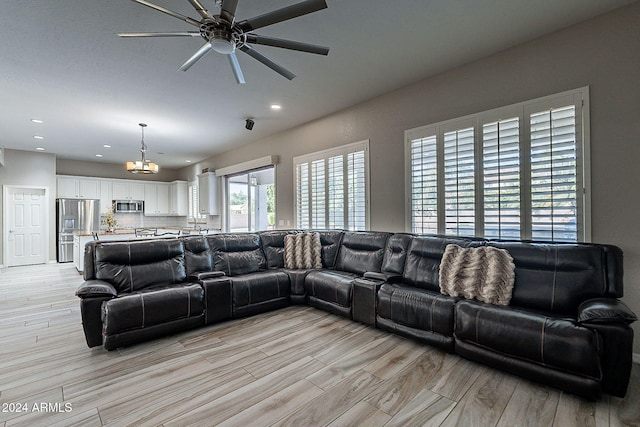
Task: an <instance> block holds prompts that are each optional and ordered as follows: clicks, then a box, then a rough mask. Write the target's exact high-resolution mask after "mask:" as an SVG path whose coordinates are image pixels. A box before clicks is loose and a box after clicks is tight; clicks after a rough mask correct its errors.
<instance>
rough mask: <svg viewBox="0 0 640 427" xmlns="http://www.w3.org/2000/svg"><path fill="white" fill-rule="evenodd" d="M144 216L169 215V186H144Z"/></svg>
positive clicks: (150, 184) (149, 184) (156, 184)
mask: <svg viewBox="0 0 640 427" xmlns="http://www.w3.org/2000/svg"><path fill="white" fill-rule="evenodd" d="M144 214H145V215H169V184H165V183H147V184H144Z"/></svg>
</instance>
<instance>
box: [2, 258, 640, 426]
mask: <svg viewBox="0 0 640 427" xmlns="http://www.w3.org/2000/svg"><path fill="white" fill-rule="evenodd" d="M81 282H82V279H81V277H80V276H79V275H78V274H77V272H76V271H75V270H74V268H73V266H72V265H71V264H60V265H43V266H32V267H13V268H5V269H2V270H0V404H1V405H2V407H1V408H0V427H8V426H17V425H20V426H76V425H77V426H125V425H135V426H142V425H149V426H159V425H162V426H185V425H198V426H214V425H216V426H217V425H223V426H243V427H245V426H272V425H273V426H420V425H429V426H431V425H433V426H452V425H468V426H516V425H518V426H562V427H566V426H621V425H635V426H638V425H640V367H639V366H638V365H634V369H633V374H632V375H633V376H632V384H631V387H630V390H629V393H628V395H627V397H626V398H625V399H618V398H614V397H610V396H606V395H605V396H603V397H602V399H601V400H600V401H598V402H595V403H594V402H587V401H584V400H582V399H580V398H577V397H575V396H572V395H569V394H565V393H562V392H560V391H558V390H555V389H551V388H548V387H544V386H540V385H538V384H534V383H532V382H529V381H526V380H522V379H519V378H516V377H513V376H510V375H506V374H503V373H501V372H498V371H496V370H493V369H489V368H487V367H484V366H482V365H479V364H476V363H473V362H470V361H467V360H465V359H462V358H460V357H458V356H455V355H451V354H446V353H443V352H441V351H439V350H436V349H433V348H431V347H428V346H425V345H422V344H419V343H416V342H414V341H411V340H408V339H404V338H401V337H398V336H394V335H392V334H388V333H386V332H382V331H379V330H376V329H374V328H371V327H367V326H365V325H362V324H359V323H355V322H352V321H350V320H347V319H344V318H341V317H338V316H334V315H331V314H328V313H325V312H323V311H320V310H316V309H313V308H310V307H302V306H294V307H289V308H286V309H283V310H279V311H275V312H271V313H265V314H262V315H258V316H254V317H251V318H247V319H242V320H235V321H230V322H224V323H220V324H218V325H213V326H209V327H204V328H200V329H196V330H192V331H188V332H186V333H182V334H179V335H175V336H171V337H167V338H163V339H159V340H155V341H152V342H147V343H143V344H139V345H136V346H132V347H128V348H124V349H120V350H118V351H113V352H107V351H105V350H103V349H102V348H94V349H89V348H88V347H87V346H86V344H85V341H84V336H83V333H82V326H81V322H80V310H79V300H78V299H77V298H76V297H75V296H74V291H75V289H76V288H77V286H78V285H79V284H80V283H81ZM65 405H66V406H65Z"/></svg>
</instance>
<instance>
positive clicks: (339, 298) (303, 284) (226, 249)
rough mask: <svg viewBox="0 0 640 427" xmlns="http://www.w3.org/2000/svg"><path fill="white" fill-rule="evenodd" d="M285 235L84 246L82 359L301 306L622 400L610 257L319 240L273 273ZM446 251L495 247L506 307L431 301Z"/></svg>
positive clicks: (402, 240)
mask: <svg viewBox="0 0 640 427" xmlns="http://www.w3.org/2000/svg"><path fill="white" fill-rule="evenodd" d="M298 232H300V231H298V230H287V231H265V232H260V233H247V234H213V235H209V236H206V237H205V236H191V237H181V238H176V239H161V240H144V241H127V242H90V243H88V244H87V246H86V248H85V255H84V256H85V270H84V279H85V282H84V283H83V284H82V285H81V286H80V288H79V289H78V290H77V296H78V297H80V298H81V310H82V321H83V327H84V333H85V336H86V339H87V344H88V345H89V347H94V346H99V345H103V346H104V347H105V348H106V349H107V350H112V349H115V348H117V347H121V346H127V345H132V344H135V343H138V342H141V341H143V340H148V339H152V338H154V337H158V336H162V335H166V334H170V333H175V332H178V331H182V330H185V329H188V328H193V327H197V326H201V325H207V324H212V323H216V322H220V321H225V320H229V319H234V318H239V317H246V316H251V315H255V314H258V313H262V312H266V311H271V310H276V309H279V308H282V307H286V306H288V305H290V304H308V305H311V306H313V307H317V308H319V309H321V310H325V311H328V312H331V313H335V314H337V315H341V316H345V317H348V318H351V319H353V320H355V321H360V322H364V323H367V324H369V325H371V326H374V327H377V328H380V329H384V330H386V331H389V332H392V333H397V334H400V335H404V336H407V337H410V338H413V339H416V340H419V341H421V342H424V343H426V344H429V345H432V346H435V347H438V348H441V349H443V350H445V351H447V352H452V353H457V354H459V355H461V356H463V357H465V358H468V359H471V360H475V361H478V362H481V363H484V364H487V365H489V366H492V367H495V368H497V369H500V370H503V371H507V372H510V373H513V374H516V375H519V376H523V377H526V378H529V379H531V380H534V381H538V382H541V383H544V384H547V385H550V386H553V387H556V388H559V389H562V390H565V391H568V392H571V393H574V394H577V395H580V396H583V397H586V398H589V399H596V398H598V396H599V395H600V394H601V393H602V392H604V393H608V394H611V395H614V396H624V395H625V393H626V389H627V385H628V381H629V375H630V370H631V364H632V343H633V331H632V329H631V328H630V327H629V324H630V323H632V322H633V321H635V320H637V318H636V316H635V315H634V313H632V312H631V311H630V310H629V309H628V308H627V307H626V306H625V305H624V304H623V303H622V302H620V301H619V300H618V298H621V297H622V295H623V286H622V276H623V270H622V252H621V251H620V249H618V248H617V247H615V246H610V245H598V244H565V243H542V242H522V241H514V242H509V241H491V240H483V239H468V238H454V237H443V236H417V235H410V234H403V233H398V234H392V233H385V232H349V231H336V230H319V231H317V232H318V233H319V234H320V240H321V244H322V266H323V268H321V269H314V270H292V269H286V268H284V265H285V263H284V257H283V252H284V238H285V236H286V235H288V234H293V233H298ZM449 244H456V245H459V246H461V247H481V246H493V247H497V248H500V249H505V250H507V251H508V252H509V254H510V255H511V256H512V257H513V260H514V264H515V284H514V287H513V294H512V298H511V302H510V304H509V305H508V306H497V305H491V304H486V303H482V302H479V301H476V300H467V299H463V298H460V297H450V296H447V295H443V294H442V293H440V289H439V284H438V280H439V279H438V273H439V265H440V261H441V259H442V255H443V253H444V251H445V248H446V247H447V245H449Z"/></svg>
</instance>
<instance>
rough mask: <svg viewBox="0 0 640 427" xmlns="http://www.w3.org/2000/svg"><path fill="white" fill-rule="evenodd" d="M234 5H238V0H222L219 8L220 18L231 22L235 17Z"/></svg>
mask: <svg viewBox="0 0 640 427" xmlns="http://www.w3.org/2000/svg"><path fill="white" fill-rule="evenodd" d="M236 7H238V0H222V7H221V8H220V9H221V10H220V16H221V17H222V19H224V20H225V21H227V22H229V23H230V24H233V20H234V19H235V17H236Z"/></svg>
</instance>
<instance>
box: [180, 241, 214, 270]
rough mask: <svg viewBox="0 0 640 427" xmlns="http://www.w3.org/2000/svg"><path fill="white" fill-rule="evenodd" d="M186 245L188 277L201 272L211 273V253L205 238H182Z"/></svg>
mask: <svg viewBox="0 0 640 427" xmlns="http://www.w3.org/2000/svg"><path fill="white" fill-rule="evenodd" d="M181 239H182V241H183V243H184V265H185V268H186V271H187V276H189V275H190V274H193V273H196V272H199V271H211V270H212V264H211V253H210V252H209V244H208V243H207V239H206V238H205V237H204V236H187V237H182V238H181Z"/></svg>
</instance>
